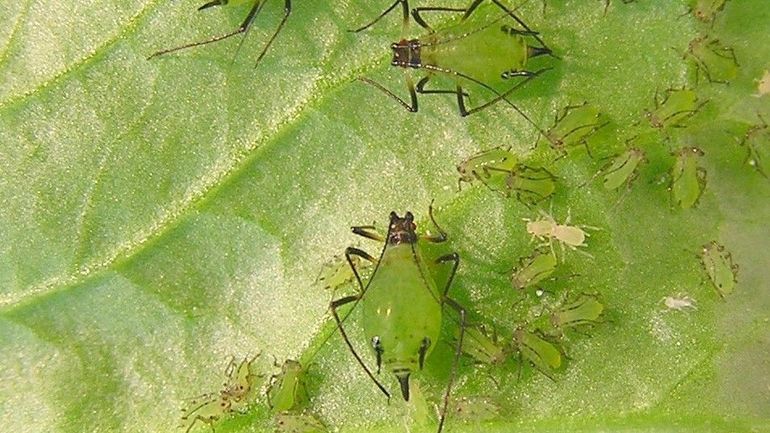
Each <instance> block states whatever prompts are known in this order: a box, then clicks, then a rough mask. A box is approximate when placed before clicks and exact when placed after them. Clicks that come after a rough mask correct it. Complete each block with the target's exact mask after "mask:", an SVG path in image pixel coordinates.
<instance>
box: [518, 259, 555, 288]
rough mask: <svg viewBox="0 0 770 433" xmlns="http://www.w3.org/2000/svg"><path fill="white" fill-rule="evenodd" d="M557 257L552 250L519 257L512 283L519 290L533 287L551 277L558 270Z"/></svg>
mask: <svg viewBox="0 0 770 433" xmlns="http://www.w3.org/2000/svg"><path fill="white" fill-rule="evenodd" d="M557 262H558V261H557V259H556V256H555V255H554V254H551V253H550V252H542V251H537V252H535V253H534V254H533V255H531V256H529V257H523V258H521V259H519V267H518V268H516V269H514V270H513V272H512V273H511V285H513V287H514V288H516V289H519V290H524V289H526V288H528V287H532V286H534V285H536V284H537V283H539V282H541V281H543V280H545V279H546V278H548V277H550V276H551V274H553V272H554V271H555V270H556V265H557Z"/></svg>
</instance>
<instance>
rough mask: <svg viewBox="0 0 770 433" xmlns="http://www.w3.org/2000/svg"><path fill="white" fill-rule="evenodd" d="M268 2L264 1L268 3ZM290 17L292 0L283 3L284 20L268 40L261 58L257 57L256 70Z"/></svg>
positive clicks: (282, 19) (260, 55)
mask: <svg viewBox="0 0 770 433" xmlns="http://www.w3.org/2000/svg"><path fill="white" fill-rule="evenodd" d="M266 1H267V0H264V1H263V3H262V4H264V2H266ZM289 15H291V0H284V3H283V18H281V22H280V23H278V27H276V29H275V32H273V35H272V36H270V39H268V40H267V43H266V44H265V46H264V47H263V48H262V52H260V53H259V56H258V57H257V61H256V62H254V67H255V68H256V67H257V65H259V62H260V60H262V57H265V54H266V53H267V50H268V49H270V46H271V45H273V41H275V38H276V37H277V36H278V33H280V32H281V30H283V26H284V25H286V20H288V19H289Z"/></svg>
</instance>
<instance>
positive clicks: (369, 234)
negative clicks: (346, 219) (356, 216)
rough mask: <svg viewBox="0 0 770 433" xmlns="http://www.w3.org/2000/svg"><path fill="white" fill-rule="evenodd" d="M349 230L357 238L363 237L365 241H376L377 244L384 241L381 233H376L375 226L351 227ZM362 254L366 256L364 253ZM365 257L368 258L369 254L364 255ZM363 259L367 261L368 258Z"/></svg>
mask: <svg viewBox="0 0 770 433" xmlns="http://www.w3.org/2000/svg"><path fill="white" fill-rule="evenodd" d="M350 230H351V231H352V232H353V233H355V234H357V235H358V236H363V237H365V238H367V239H371V240H374V241H377V242H382V241H384V240H385V236H383V235H382V233H380V232H378V231H377V228H376V227H375V226H353V227H351V228H350ZM359 251H360V250H359ZM362 252H363V251H362ZM364 254H366V253H364ZM359 255H360V254H359ZM366 255H367V256H369V254H366ZM362 257H363V256H362ZM369 257H371V256H369ZM364 258H366V259H367V260H369V258H368V257H364Z"/></svg>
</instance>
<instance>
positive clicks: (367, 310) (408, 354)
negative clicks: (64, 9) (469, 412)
mask: <svg viewBox="0 0 770 433" xmlns="http://www.w3.org/2000/svg"><path fill="white" fill-rule="evenodd" d="M429 213H430V219H431V221H432V222H433V224H434V226H435V227H436V229H437V231H438V234H436V235H427V234H426V235H418V234H417V233H416V230H417V226H416V225H415V223H414V216H413V215H412V213H411V212H407V213H406V214H405V215H404V217H400V216H398V215H397V214H396V213H395V212H391V214H390V224H389V225H388V231H387V233H386V234H385V235H384V236H382V235H381V234H380V233H378V232H377V231H376V230H375V229H374V227H372V226H356V227H353V228H352V230H353V233H355V234H358V235H360V236H363V237H366V238H369V239H373V240H377V241H384V242H385V245H384V246H383V248H382V252H381V253H380V257H379V259H376V258H374V257H372V256H371V255H369V254H368V253H366V252H365V251H363V250H360V249H358V248H354V247H348V248H347V249H346V250H345V256H346V257H347V258H348V261H349V263H350V266H351V268H352V269H353V273H354V274H355V276H356V280H357V281H358V283H359V288H360V291H359V293H358V294H355V295H351V296H346V297H343V298H341V299H337V300H335V301H332V302H331V304H330V308H331V311H332V314H333V315H334V319H335V320H336V321H337V325H338V329H339V331H340V334H342V337H343V339H344V340H345V343H346V344H347V345H348V348H349V349H350V351H351V353H352V354H353V356H354V357H355V359H356V361H357V362H358V363H359V364H360V365H361V367H362V368H363V369H364V371H365V372H366V374H367V375H368V376H369V377H370V378H371V379H372V381H374V383H375V384H376V385H377V387H378V388H379V389H380V390H381V391H382V392H383V393H384V394H385V395H386V396H387V397H388V398H390V393H389V392H388V391H387V389H386V388H385V387H384V386H383V385H382V384H381V383H380V382H379V381H378V380H377V379H376V378H375V376H374V374H373V373H372V370H371V369H370V368H369V367H367V365H366V363H364V361H363V359H362V358H361V357H360V356H359V355H358V353H357V352H356V350H355V348H354V347H353V344H352V343H351V341H350V339H349V338H348V336H347V333H346V332H345V329H344V327H343V326H342V320H340V316H339V314H338V312H337V309H338V308H340V307H341V306H343V305H347V304H350V303H353V308H355V307H356V306H357V305H358V304H359V303H361V308H362V309H363V328H364V334H365V335H366V337H367V339H368V340H369V344H370V347H371V348H372V351H373V354H374V357H375V360H376V361H375V362H376V371H377V372H378V373H379V372H380V370H382V369H385V370H386V371H389V372H391V373H393V374H394V375H395V376H396V378H397V379H398V382H399V385H400V388H401V395H402V396H403V398H404V400H409V376H410V375H411V374H412V373H413V372H415V371H417V370H420V369H422V368H423V365H424V363H425V360H426V359H428V356H429V355H430V353H431V351H432V350H433V348H434V347H435V345H436V344H437V342H438V338H439V333H440V331H441V321H442V309H443V307H444V306H445V305H446V306H448V307H449V308H452V309H453V310H455V311H456V312H457V314H458V315H459V318H460V331H459V337H458V339H457V340H458V341H457V347H456V350H455V358H454V361H453V364H452V370H451V373H450V378H449V381H448V383H447V388H446V392H445V394H444V403H443V407H442V409H441V416H440V419H439V426H438V431H439V432H440V431H441V429H442V427H443V425H444V420H445V417H446V410H447V405H448V402H449V393H450V390H451V388H452V382H453V379H454V376H455V373H456V370H457V364H458V360H459V357H460V353H461V348H462V344H463V336H464V334H465V309H464V308H463V307H462V306H460V304H458V303H457V302H456V301H454V300H453V299H452V298H450V297H449V296H448V291H449V287H450V286H451V283H452V280H453V278H454V275H455V272H456V270H457V267H458V265H459V264H460V257H459V256H458V255H457V253H451V254H446V255H443V256H440V257H438V258H437V259H435V260H433V261H431V262H429V261H426V259H425V258H424V256H423V254H422V251H421V248H420V241H427V242H434V243H438V242H444V241H446V240H447V235H446V232H444V231H443V230H442V229H441V227H439V226H438V224H436V221H435V219H434V218H433V208H432V206H431V207H430V212H429ZM353 256H358V257H361V258H363V259H366V260H369V261H371V262H373V263H375V264H376V265H375V269H374V271H373V273H372V275H371V277H370V278H369V280H368V281H367V282H366V284H365V285H364V284H363V282H362V281H361V277H360V275H359V273H358V271H357V270H356V267H355V265H354V264H353V260H352V257H353ZM430 263H434V264H450V265H451V271H450V274H449V277H448V278H447V281H446V283H445V284H444V285H443V287H442V288H441V290H439V287H438V286H437V284H436V282H435V280H434V279H433V277H432V276H431V273H430V271H429V269H428V265H429V264H430ZM346 317H347V316H346Z"/></svg>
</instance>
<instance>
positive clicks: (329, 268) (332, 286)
mask: <svg viewBox="0 0 770 433" xmlns="http://www.w3.org/2000/svg"><path fill="white" fill-rule="evenodd" d="M350 260H351V261H353V265H355V266H356V267H358V268H359V269H362V270H363V269H366V268H368V267H369V265H370V263H369V262H365V261H363V260H361V258H360V257H358V256H352V257H350ZM354 279H355V274H353V271H352V270H351V268H350V265H349V264H348V261H347V259H346V258H345V257H343V256H334V257H333V258H332V260H330V261H329V262H326V263H325V264H324V265H323V267H322V268H321V272H319V273H318V276H317V277H316V280H315V282H316V284H317V285H319V286H321V287H322V288H324V289H325V290H336V289H337V288H338V287H340V286H343V285H345V284H348V283H352V282H353V280H354Z"/></svg>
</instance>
